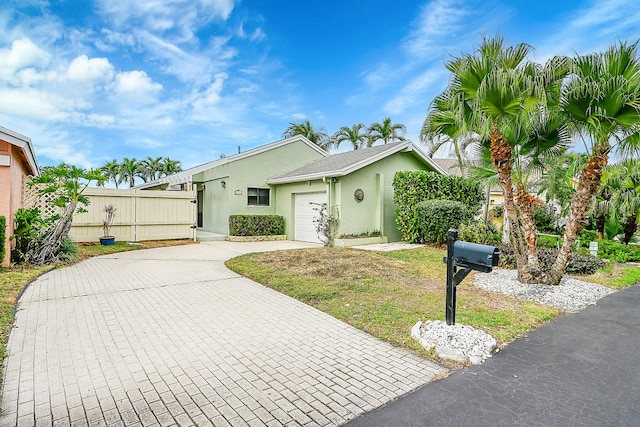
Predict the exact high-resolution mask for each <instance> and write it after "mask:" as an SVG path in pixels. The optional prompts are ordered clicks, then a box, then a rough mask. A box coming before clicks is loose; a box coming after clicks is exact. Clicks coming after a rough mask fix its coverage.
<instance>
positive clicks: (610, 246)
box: [598, 240, 640, 262]
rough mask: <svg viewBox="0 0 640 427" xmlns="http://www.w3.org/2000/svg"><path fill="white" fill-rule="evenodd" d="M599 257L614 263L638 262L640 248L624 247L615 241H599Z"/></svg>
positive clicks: (639, 259)
mask: <svg viewBox="0 0 640 427" xmlns="http://www.w3.org/2000/svg"><path fill="white" fill-rule="evenodd" d="M598 256H599V257H600V258H607V259H609V260H610V261H614V262H630V261H631V262H638V261H640V246H634V245H624V244H622V243H618V242H614V241H613V240H598Z"/></svg>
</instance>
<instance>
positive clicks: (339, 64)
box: [0, 0, 640, 167]
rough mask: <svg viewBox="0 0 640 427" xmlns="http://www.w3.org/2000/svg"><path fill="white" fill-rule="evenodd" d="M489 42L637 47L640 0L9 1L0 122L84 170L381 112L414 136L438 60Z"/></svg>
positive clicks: (187, 154)
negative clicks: (303, 123)
mask: <svg viewBox="0 0 640 427" xmlns="http://www.w3.org/2000/svg"><path fill="white" fill-rule="evenodd" d="M496 33H500V34H501V35H503V36H504V37H505V39H506V41H507V42H508V43H510V44H516V43H520V42H526V43H529V44H531V45H532V46H533V47H534V48H535V50H534V54H533V57H532V58H531V59H533V60H536V61H538V62H544V61H546V60H547V59H548V58H550V57H552V56H553V55H559V54H563V55H572V54H574V53H576V52H577V53H589V52H592V51H596V50H602V49H604V48H606V47H608V46H609V45H611V44H612V43H614V42H616V41H617V40H619V39H629V40H632V41H635V40H636V39H638V38H640V2H629V1H628V0H624V1H623V0H609V1H607V0H599V1H566V2H565V1H553V2H551V1H546V0H541V1H538V2H530V1H526V2H525V1H520V0H512V1H506V0H505V1H498V0H484V1H456V0H431V1H411V0H396V1H389V0H358V1H354V0H344V1H335V2H334V1H326V0H325V1H318V0H308V1H305V2H299V1H290V0H242V1H237V0H171V1H169V0H166V1H163V0H132V1H124V0H91V1H90V0H86V1H84V0H82V1H80V0H62V1H46V0H9V1H8V2H7V0H5V1H3V2H2V5H0V126H3V127H6V128H9V129H11V130H13V131H16V132H19V133H21V134H24V135H26V136H28V137H30V138H31V140H32V141H33V144H34V146H35V151H36V155H37V157H38V160H39V162H40V164H41V165H49V164H57V163H59V162H61V161H65V162H68V163H73V164H77V165H81V166H84V167H98V166H101V165H102V164H104V162H105V161H108V160H112V159H118V160H121V159H122V158H123V157H136V158H138V159H141V158H145V157H147V156H152V157H158V156H169V157H171V158H173V159H176V160H181V161H182V162H183V166H184V167H191V166H194V165H197V164H200V163H204V162H206V161H210V160H213V159H216V158H218V157H219V156H220V155H221V154H226V155H228V154H233V153H235V152H237V149H238V148H237V147H238V146H241V148H242V150H247V149H250V148H253V147H256V146H259V145H262V144H265V143H268V142H272V141H276V140H278V139H280V138H281V137H282V133H283V131H284V130H285V129H286V128H287V126H288V124H289V122H292V121H300V120H303V119H309V120H310V121H311V123H312V124H314V125H315V126H317V127H324V128H325V129H326V131H327V132H328V133H329V134H332V133H333V132H335V131H336V130H337V129H338V128H339V127H340V126H344V125H347V126H351V125H353V124H355V123H360V122H362V123H364V124H365V125H369V124H371V123H372V122H380V121H382V119H383V118H384V117H387V116H390V117H391V118H392V120H393V121H394V122H399V123H403V124H405V125H406V126H407V130H408V132H407V137H409V138H410V139H412V140H413V141H414V142H418V134H419V131H420V127H421V125H422V122H423V120H424V118H425V115H426V112H427V109H428V107H429V103H430V102H431V100H432V99H433V98H434V97H435V96H436V95H437V94H439V93H440V92H441V91H442V90H443V89H444V87H445V86H446V84H447V81H448V78H449V75H448V73H447V71H446V69H445V68H444V63H445V61H446V60H447V59H448V58H449V57H450V55H459V54H460V53H463V52H471V51H472V50H473V48H474V47H475V46H477V45H478V44H479V43H480V41H481V39H482V36H483V35H488V36H491V35H494V34H496ZM446 155H447V153H446V152H445V153H440V156H441V157H446Z"/></svg>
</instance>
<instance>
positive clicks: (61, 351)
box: [0, 242, 444, 426]
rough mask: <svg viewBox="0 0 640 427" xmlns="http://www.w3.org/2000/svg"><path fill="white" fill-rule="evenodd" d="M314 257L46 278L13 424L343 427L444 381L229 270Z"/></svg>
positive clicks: (160, 255) (121, 257) (154, 261)
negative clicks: (246, 264) (238, 265)
mask: <svg viewBox="0 0 640 427" xmlns="http://www.w3.org/2000/svg"><path fill="white" fill-rule="evenodd" d="M301 246H311V245H304V244H299V243H294V242H263V243H230V242H205V243H201V244H199V245H190V246H179V247H171V248H160V249H152V250H144V251H135V252H128V253H121V254H115V255H109V256H103V257H98V258H92V259H90V260H87V261H84V262H82V263H79V264H76V265H74V266H71V267H67V268H63V269H60V270H55V271H52V272H50V273H48V274H46V275H44V276H42V277H41V278H40V279H38V280H37V281H35V282H34V283H32V284H31V285H30V286H29V288H28V289H27V290H26V292H25V293H24V295H23V296H22V298H21V299H20V302H19V306H18V312H17V315H16V323H15V328H14V329H13V331H12V333H11V337H10V340H9V347H8V354H9V357H8V358H7V360H6V364H5V371H4V372H5V378H4V385H3V397H2V410H3V416H2V417H1V418H0V425H1V426H14V425H19V426H32V425H38V426H50V425H55V426H68V425H73V426H87V425H90V426H105V425H106V426H125V425H126V426H170V425H180V426H190V425H197V426H207V425H215V426H226V425H233V426H243V425H252V426H254V425H255V426H261V425H268V426H277V425H295V426H297V425H304V426H316V425H317V426H325V425H339V424H343V423H345V422H346V421H348V420H351V419H353V418H355V417H356V416H358V415H360V414H362V413H364V412H365V411H370V410H372V409H374V408H376V407H379V406H381V405H383V404H385V403H387V402H389V401H390V400H392V399H395V398H396V397H398V396H400V395H403V394H405V393H407V392H410V391H412V390H414V389H416V388H417V387H420V386H422V385H424V384H425V383H428V382H429V381H431V380H432V379H433V378H434V376H435V375H438V374H441V373H443V372H444V370H443V369H442V368H440V367H439V366H437V365H435V364H433V363H431V362H429V361H426V360H424V359H421V358H419V357H417V356H414V355H412V354H410V353H408V352H405V351H403V350H400V349H397V348H394V347H392V346H391V345H389V344H385V343H383V342H381V341H379V340H377V339H375V338H373V337H371V336H369V335H367V334H365V333H363V332H360V331H358V330H357V329H355V328H352V327H350V326H348V325H346V324H344V323H342V322H340V321H338V320H336V319H334V318H332V317H331V316H328V315H326V314H324V313H322V312H320V311H318V310H315V309H313V308H311V307H309V306H307V305H305V304H302V303H300V302H298V301H296V300H293V299H291V298H289V297H286V296H284V295H282V294H279V293H277V292H275V291H272V290H270V289H268V288H265V287H263V286H261V285H259V284H257V283H255V282H252V281H250V280H248V279H245V278H243V277H240V276H238V275H236V274H234V273H232V272H231V271H229V270H228V269H226V268H225V267H224V264H223V262H224V260H226V259H228V258H231V257H234V256H236V255H239V254H241V253H245V252H255V251H264V250H274V249H289V248H294V247H301Z"/></svg>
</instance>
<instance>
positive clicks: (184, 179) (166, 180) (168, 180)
mask: <svg viewBox="0 0 640 427" xmlns="http://www.w3.org/2000/svg"><path fill="white" fill-rule="evenodd" d="M297 141H302V142H304V143H305V144H307V145H308V146H309V147H311V148H313V149H314V150H316V151H317V152H318V153H320V154H322V155H323V156H328V155H329V154H328V153H327V152H326V151H324V150H323V149H322V148H320V147H318V146H317V145H316V144H314V143H313V142H311V141H309V140H308V139H307V138H305V137H304V136H301V135H295V136H292V137H291V138H286V139H282V140H280V141H275V142H272V143H270V144H266V145H262V146H260V147H256V148H253V149H251V150H247V151H244V152H242V153H238V154H233V155H231V156H223V157H220V158H219V159H217V160H213V161H211V162H208V163H203V164H201V165H198V166H194V167H192V168H190V169H186V170H183V171H181V172H178V173H175V174H173V175H169V176H165V177H162V178H159V179H156V180H155V181H149V182H145V183H144V184H140V185H136V186H135V187H133V188H135V189H138V190H144V189H147V188H151V187H157V186H159V185H163V184H169V185H170V186H171V185H179V184H184V183H188V182H192V178H193V175H195V174H197V173H200V172H204V171H206V170H209V169H212V168H215V167H218V166H222V165H225V164H228V163H232V162H235V161H238V160H241V159H245V158H247V157H251V156H255V155H257V154H260V153H264V152H266V151H269V150H273V149H275V148H279V147H282V146H284V145H287V144H291V143H293V142H297Z"/></svg>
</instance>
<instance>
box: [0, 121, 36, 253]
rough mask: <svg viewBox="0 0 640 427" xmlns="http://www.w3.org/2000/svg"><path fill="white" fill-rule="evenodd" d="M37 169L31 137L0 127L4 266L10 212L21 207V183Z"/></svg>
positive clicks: (0, 197)
mask: <svg viewBox="0 0 640 427" xmlns="http://www.w3.org/2000/svg"><path fill="white" fill-rule="evenodd" d="M39 171H40V169H39V167H38V162H37V160H36V156H35V153H34V151H33V145H32V144H31V139H29V138H27V137H26V136H24V135H20V134H19V133H16V132H13V131H11V130H9V129H6V128H3V127H0V216H4V217H5V218H6V220H7V229H6V232H5V239H4V241H2V242H0V244H2V245H4V247H5V248H6V251H5V256H4V258H3V259H2V260H0V262H1V264H2V265H3V266H8V265H9V263H10V260H11V246H10V241H9V237H10V236H11V235H12V234H13V227H14V223H13V214H14V213H15V211H16V210H18V209H19V208H20V207H21V206H22V186H23V183H24V181H25V180H26V178H27V177H28V176H30V175H33V176H36V175H38V174H39Z"/></svg>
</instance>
